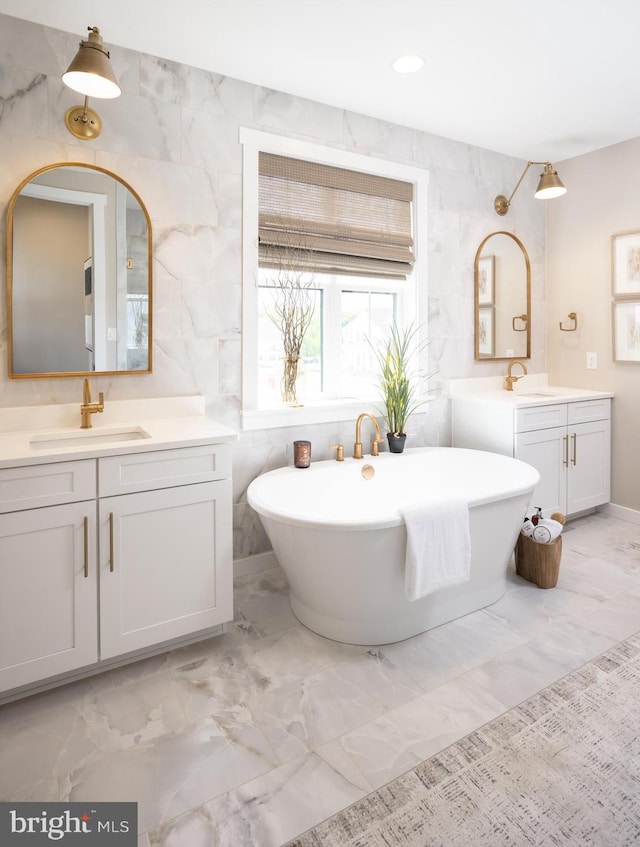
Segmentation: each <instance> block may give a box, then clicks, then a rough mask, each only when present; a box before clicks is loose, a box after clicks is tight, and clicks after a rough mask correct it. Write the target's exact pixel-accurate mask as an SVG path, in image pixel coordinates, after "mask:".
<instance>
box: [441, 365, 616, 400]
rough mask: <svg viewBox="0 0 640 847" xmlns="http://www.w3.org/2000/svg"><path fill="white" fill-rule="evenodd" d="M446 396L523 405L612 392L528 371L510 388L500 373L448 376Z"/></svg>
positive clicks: (592, 396) (589, 396)
mask: <svg viewBox="0 0 640 847" xmlns="http://www.w3.org/2000/svg"><path fill="white" fill-rule="evenodd" d="M517 375H518V371H517V370H515V371H514V376H517ZM449 396H450V398H451V399H452V400H464V401H465V402H474V403H497V404H501V405H506V406H511V407H516V408H521V407H522V408H524V407H527V406H550V405H552V404H554V403H567V402H569V401H576V400H578V401H579V400H597V399H602V398H606V397H613V396H614V395H613V392H611V391H600V390H592V389H588V388H567V387H565V386H559V385H549V384H548V378H547V374H529V375H527V376H524V377H522V378H521V379H519V380H518V381H517V382H516V384H515V386H514V389H513V391H507V390H506V388H505V378H504V377H480V378H477V379H454V380H450V383H449Z"/></svg>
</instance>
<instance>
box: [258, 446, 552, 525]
mask: <svg viewBox="0 0 640 847" xmlns="http://www.w3.org/2000/svg"><path fill="white" fill-rule="evenodd" d="M430 450H431V451H432V450H438V451H441V450H455V451H456V452H457V453H462V452H466V453H486V451H473V450H466V449H465V448H454V447H440V448H433V447H426V448H424V447H423V448H413V450H412V449H409V450H407V451H405V454H403V455H404V456H407V454H408V455H410V454H411V453H412V452H415V453H424V452H428V451H430ZM488 455H491V456H495V457H496V458H499V459H500V460H505V459H506V460H508V461H510V462H512V463H513V465H514V468H517V469H518V471H519V477H520V478H519V479H518V480H517V481H515V482H514V481H512V480H510V483H509V487H508V488H505V489H502V490H501V491H497V492H494V493H492V494H489V495H486V496H479V497H467V506H468V507H469V508H470V509H471V508H473V507H476V506H483V505H486V504H488V503H494V502H499V501H502V500H510V499H512V498H514V497H520V496H522V495H523V494H530V493H531V492H532V491H533V489H534V488H535V487H536V485H537V484H538V482H539V480H540V474H539V473H538V471H537V470H536V469H535V468H533V467H532V466H531V465H527V464H525V463H524V462H521V461H520V460H518V459H511V458H510V457H508V456H502V455H501V454H497V453H491V454H488ZM397 458H398V457H395V456H392V455H391V454H388V453H383V454H382V455H381V456H379V457H377V460H380V459H383V460H391V461H394V460H396V459H397ZM367 459H369V457H365V461H364V462H363V461H361V460H355V459H347V460H346V462H353V463H356V462H357V463H358V464H359V465H361V466H364V464H367V463H368V462H367V461H366V460H367ZM375 461H376V459H372V460H371V461H370V462H369V463H370V464H372V466H374V468H375ZM346 462H345V463H346ZM336 464H337V468H335V466H336ZM313 467H316V468H320V469H324V470H326V469H329V468H331V467H334V468H335V470H336V473H339V470H340V463H336V462H335V460H331V459H328V460H325V461H322V462H316V463H315V465H314V464H312V468H313ZM309 470H311V469H309ZM306 472H307V469H305V470H300V469H296V468H292V467H286V468H278V469H277V470H273V471H269V472H268V473H266V474H263V475H261V476H259V477H256V479H255V480H253V482H252V483H251V485H250V486H249V488H248V490H247V501H248V503H249V505H250V506H251V507H252V509H254V510H255V511H256V512H257V513H258V514H259V515H262V516H263V517H266V518H270V519H271V520H274V521H277V522H278V523H284V524H291V525H293V526H301V527H309V528H322V527H326V528H331V529H332V530H336V531H338V532H340V531H366V530H371V529H387V528H389V527H394V526H401V525H403V524H404V519H403V517H402V515H401V514H400V511H399V510H398V509H392V510H390V511H389V512H388V514H386V515H385V516H381V515H380V513H377V514H375V515H373V516H368V517H361V516H359V517H358V518H356V519H354V518H349V517H348V516H347V515H344V516H340V515H338V516H336V515H335V514H332V515H328V516H323V515H313V516H310V515H300V514H299V513H298V514H296V513H295V512H292V511H291V510H290V509H283V508H277V509H276V508H273V507H272V506H271V505H270V504H269V503H268V502H267V498H266V497H265V495H264V494H263V493H261V491H260V489H261V488H262V487H263V486H264V485H265V483H267V482H268V478H271V479H273V478H274V477H285V476H286V475H290V476H291V480H292V482H295V480H296V478H297V476H296V475H297V474H300V473H306ZM523 517H524V516H523Z"/></svg>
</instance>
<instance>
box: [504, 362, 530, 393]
mask: <svg viewBox="0 0 640 847" xmlns="http://www.w3.org/2000/svg"><path fill="white" fill-rule="evenodd" d="M514 365H520V367H521V368H522V374H521V376H513V374H512V373H511V371H512V370H513V366H514ZM526 374H527V367H526V365H525V363H524V362H521V361H520V359H514V360H513V361H512V362H509V370H508V372H507V386H506V387H507V391H513V383H514V382H517V381H518V380H519V379H522V377H523V376H526Z"/></svg>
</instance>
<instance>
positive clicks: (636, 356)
mask: <svg viewBox="0 0 640 847" xmlns="http://www.w3.org/2000/svg"><path fill="white" fill-rule="evenodd" d="M612 310H613V361H614V362H640V299H638V300H618V301H616V302H614V303H612Z"/></svg>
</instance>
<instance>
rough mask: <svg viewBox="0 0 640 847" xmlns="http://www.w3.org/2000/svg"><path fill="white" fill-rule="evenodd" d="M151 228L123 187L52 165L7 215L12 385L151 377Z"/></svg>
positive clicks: (73, 167) (20, 191) (109, 176)
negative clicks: (31, 380) (118, 376)
mask: <svg viewBox="0 0 640 847" xmlns="http://www.w3.org/2000/svg"><path fill="white" fill-rule="evenodd" d="M151 314H152V285H151V222H150V220H149V215H148V213H147V210H146V208H145V206H144V203H143V202H142V200H141V199H140V197H139V196H138V195H137V194H136V192H135V191H134V190H133V188H131V186H129V185H127V183H125V182H124V181H123V180H122V179H120V177H118V176H116V174H114V173H111V172H110V171H107V170H104V169H103V168H99V167H96V166H94V165H85V164H60V165H49V166H48V167H45V168H41V169H40V170H38V171H36V172H35V173H33V174H31V175H30V176H28V177H27V178H26V179H25V180H24V181H23V182H22V183H21V184H20V185H19V186H18V188H17V189H16V190H15V192H14V194H13V196H12V197H11V200H10V202H9V207H8V213H7V322H8V354H9V356H8V358H9V376H10V377H14V378H26V377H49V376H89V375H92V374H119V373H150V372H151V340H152V321H151Z"/></svg>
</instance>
